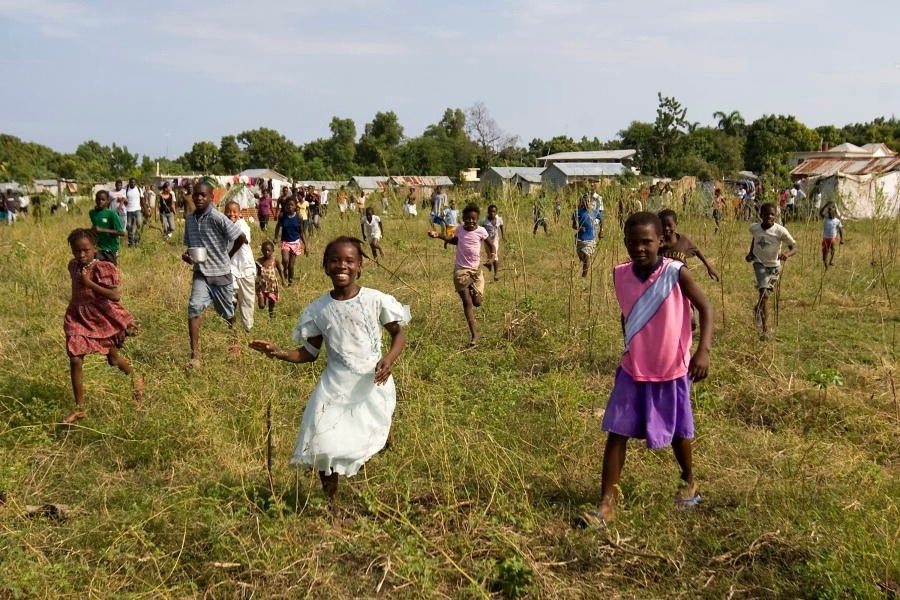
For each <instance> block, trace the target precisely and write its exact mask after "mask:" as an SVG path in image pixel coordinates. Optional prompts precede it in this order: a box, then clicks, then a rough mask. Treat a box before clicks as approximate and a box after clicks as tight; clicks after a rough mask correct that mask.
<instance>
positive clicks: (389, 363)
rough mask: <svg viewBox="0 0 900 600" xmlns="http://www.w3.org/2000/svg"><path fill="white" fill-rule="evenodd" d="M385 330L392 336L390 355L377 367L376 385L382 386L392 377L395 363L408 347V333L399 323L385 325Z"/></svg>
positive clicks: (385, 356) (386, 355) (380, 361)
mask: <svg viewBox="0 0 900 600" xmlns="http://www.w3.org/2000/svg"><path fill="white" fill-rule="evenodd" d="M384 328H385V329H387V332H388V333H389V334H390V336H391V347H390V349H389V350H388V353H387V354H385V355H384V357H383V358H382V359H381V360H379V361H378V364H377V365H375V383H376V385H381V384H383V383H384V382H386V381H387V380H388V377H390V376H391V367H393V366H394V361H395V360H397V357H398V356H400V353H401V352H402V351H403V348H404V347H406V331H404V329H403V327H401V326H400V323H398V322H397V321H394V322H392V323H385V325H384Z"/></svg>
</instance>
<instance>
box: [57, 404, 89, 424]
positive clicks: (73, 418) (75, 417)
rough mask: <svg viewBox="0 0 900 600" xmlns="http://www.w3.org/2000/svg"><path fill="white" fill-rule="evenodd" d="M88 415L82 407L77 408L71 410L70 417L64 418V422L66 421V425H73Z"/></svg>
mask: <svg viewBox="0 0 900 600" xmlns="http://www.w3.org/2000/svg"><path fill="white" fill-rule="evenodd" d="M86 416H87V413H85V412H84V411H83V410H82V409H80V408H76V409H75V410H73V411H72V412H71V414H69V416H68V417H66V418H65V419H63V420H62V422H63V423H65V424H66V425H71V424H72V423H75V422H77V421H80V420H81V419H83V418H85V417H86Z"/></svg>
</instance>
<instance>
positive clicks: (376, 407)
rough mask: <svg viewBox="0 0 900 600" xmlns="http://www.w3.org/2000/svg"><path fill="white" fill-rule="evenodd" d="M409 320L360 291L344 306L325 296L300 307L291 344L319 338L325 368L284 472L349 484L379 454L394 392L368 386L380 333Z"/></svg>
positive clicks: (389, 303) (384, 297)
mask: <svg viewBox="0 0 900 600" xmlns="http://www.w3.org/2000/svg"><path fill="white" fill-rule="evenodd" d="M409 320H410V314H409V307H408V306H404V305H402V304H400V302H398V301H397V299H396V298H394V297H393V296H391V295H388V294H385V293H382V292H379V291H378V290H373V289H371V288H360V290H359V293H358V294H357V295H356V296H355V297H353V298H351V299H350V300H335V299H334V298H332V297H331V294H330V293H326V294H323V295H322V296H319V297H318V298H316V299H315V300H313V302H312V303H311V304H310V305H309V306H307V307H306V310H304V311H303V314H302V315H301V316H300V320H299V321H298V323H297V326H296V327H295V328H294V340H296V341H297V342H299V343H300V344H302V343H303V342H304V341H305V340H307V339H309V338H311V337H315V336H317V335H321V336H322V337H323V338H324V341H325V348H326V349H327V351H328V363H327V365H326V366H325V370H324V371H323V373H322V377H321V379H319V382H318V384H316V388H315V390H313V393H312V396H311V397H310V399H309V402H308V403H307V404H306V409H305V410H304V411H303V419H302V421H301V423H300V431H299V432H298V433H297V441H296V444H295V445H294V455H293V456H292V457H291V461H290V464H291V466H293V467H298V466H300V465H310V466H312V467H313V468H314V469H315V470H317V471H325V472H326V473H332V472H333V473H338V474H340V475H346V476H348V477H349V476H352V475H355V474H356V472H357V471H359V468H360V467H361V466H362V465H363V463H365V462H366V461H367V460H369V459H370V458H371V457H372V456H374V455H375V453H376V452H378V451H379V450H381V449H382V448H384V445H385V443H386V442H387V437H388V432H389V431H390V429H391V417H392V416H393V414H394V406H395V405H396V403H397V390H396V388H395V387H394V378H393V377H388V380H387V381H386V382H385V383H384V384H382V385H375V365H377V364H378V361H379V360H381V331H382V326H383V325H385V324H387V323H392V322H395V321H396V322H398V323H400V324H401V325H406V324H407V323H409Z"/></svg>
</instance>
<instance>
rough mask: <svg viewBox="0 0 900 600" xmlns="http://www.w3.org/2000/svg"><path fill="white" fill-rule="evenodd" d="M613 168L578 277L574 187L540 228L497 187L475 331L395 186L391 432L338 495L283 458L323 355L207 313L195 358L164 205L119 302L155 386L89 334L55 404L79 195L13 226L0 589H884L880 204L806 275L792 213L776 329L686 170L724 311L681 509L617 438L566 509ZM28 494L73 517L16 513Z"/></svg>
mask: <svg viewBox="0 0 900 600" xmlns="http://www.w3.org/2000/svg"><path fill="white" fill-rule="evenodd" d="M617 193H621V192H620V191H618V190H615V189H613V190H610V191H609V193H605V194H604V196H605V199H606V207H607V221H606V227H605V232H606V238H605V239H604V240H602V241H601V242H600V243H599V244H598V248H597V253H596V255H595V256H594V262H593V266H592V268H591V272H590V277H588V278H585V279H584V280H583V279H582V278H581V277H580V272H579V271H578V270H577V269H578V267H577V261H575V260H574V259H573V249H572V243H571V242H572V232H571V229H570V228H569V224H568V211H569V210H572V209H574V197H573V198H567V202H568V203H569V204H568V208H567V209H566V212H564V213H563V215H562V217H563V218H562V219H561V220H560V223H559V224H558V225H556V226H555V227H554V228H553V229H551V235H550V236H544V235H543V233H541V234H539V235H538V236H532V234H531V218H530V208H531V205H530V200H528V199H527V198H522V197H519V196H516V195H510V196H504V197H502V198H498V199H497V203H498V205H499V206H500V207H501V210H500V214H501V215H502V216H503V217H504V219H505V222H506V227H507V237H508V239H509V243H508V244H507V245H506V246H504V247H503V249H502V250H501V252H503V256H502V266H503V273H502V274H501V282H500V283H498V284H493V283H489V284H488V287H487V293H486V297H485V305H484V306H483V307H482V308H481V309H479V311H478V319H479V327H480V329H481V332H482V342H481V345H480V346H479V347H478V348H477V349H475V350H467V349H465V341H466V336H465V322H464V320H463V317H462V314H461V310H460V307H459V300H458V297H457V296H456V294H455V293H454V291H453V288H452V284H451V282H450V271H451V267H452V260H453V254H452V249H449V250H447V251H443V250H442V249H441V248H440V246H438V245H435V244H429V243H428V241H427V240H426V239H425V233H424V232H425V231H426V230H427V225H426V221H425V216H424V215H422V216H420V217H419V219H418V220H415V221H413V220H401V218H399V217H397V216H396V212H397V211H392V214H391V215H390V216H389V217H387V218H388V219H390V220H392V221H393V222H394V223H395V226H394V227H393V228H390V226H389V229H388V231H394V232H396V233H395V236H396V237H392V236H391V235H390V234H389V236H388V237H387V239H386V240H384V246H385V250H386V255H385V258H384V260H383V261H382V262H383V267H384V268H379V267H376V266H375V265H374V264H371V263H368V264H367V265H366V266H365V269H364V273H363V279H362V283H363V284H364V285H367V286H372V287H376V288H378V289H383V290H385V291H387V292H390V293H392V294H395V295H396V296H398V297H399V298H400V299H401V300H403V301H404V302H405V303H409V304H411V306H412V313H413V316H414V320H413V323H412V325H411V326H410V328H409V334H410V345H409V348H408V350H407V351H406V352H405V353H404V355H403V356H402V357H401V359H400V361H399V362H398V363H397V365H396V367H395V373H394V374H395V378H396V380H397V387H398V405H397V411H396V413H395V416H394V426H393V431H392V443H391V447H390V449H388V450H386V451H385V452H383V453H381V454H379V455H378V456H377V457H375V458H374V459H373V460H372V461H370V462H369V463H368V464H367V465H366V468H365V469H364V470H363V471H361V472H360V474H359V475H358V476H357V477H354V478H353V479H351V480H350V481H348V485H346V486H344V487H342V490H341V492H340V493H339V498H338V500H339V506H340V508H339V510H338V511H337V513H335V514H331V513H329V512H328V510H327V508H326V506H325V503H324V501H323V500H322V495H321V492H320V490H319V489H318V480H317V477H316V475H315V474H314V473H311V472H309V471H291V470H289V469H288V468H287V466H286V462H287V458H288V457H289V456H290V453H291V450H292V448H293V442H294V436H295V434H296V430H297V424H298V421H299V416H300V414H301V412H302V409H303V406H304V404H305V401H306V398H307V397H308V396H309V393H310V392H311V390H312V388H313V386H314V384H315V381H316V379H317V377H318V374H319V372H320V370H321V368H322V366H323V365H322V364H316V365H310V366H307V367H302V368H297V367H292V366H290V365H284V364H280V363H273V362H271V361H267V360H265V359H264V358H261V357H259V356H257V355H255V354H253V353H250V352H246V351H245V352H244V353H242V354H241V355H240V356H238V357H234V358H232V357H228V355H227V348H228V345H229V342H230V340H231V336H232V335H233V334H231V333H229V331H228V330H227V328H226V327H225V325H224V324H223V323H222V322H221V321H220V320H218V319H216V318H215V317H214V316H213V315H211V314H210V315H208V316H207V318H206V320H205V322H204V325H203V343H204V345H203V353H204V366H203V367H202V368H201V369H200V370H199V371H198V372H195V373H192V374H187V373H185V372H184V371H182V370H181V369H180V368H179V365H180V364H182V363H183V362H184V360H185V357H186V355H187V339H186V338H187V335H186V331H185V314H184V312H185V304H186V296H187V291H188V283H189V272H188V270H187V269H186V268H184V267H183V266H182V265H181V263H180V261H179V259H178V256H179V255H180V253H181V248H180V247H179V246H178V245H177V244H174V243H167V242H164V241H162V240H160V239H157V238H155V237H154V234H155V233H156V232H155V231H153V230H148V231H147V232H145V235H144V242H143V244H144V245H143V246H142V247H141V248H140V249H139V250H138V251H129V250H127V249H126V250H125V252H124V254H123V256H122V260H121V269H122V272H123V298H124V303H125V305H126V306H127V307H128V308H129V309H130V310H131V311H132V312H134V314H135V315H136V316H137V318H138V320H139V321H140V323H141V325H142V334H141V336H139V337H137V338H134V339H133V340H129V343H128V346H127V347H126V353H127V355H128V356H129V357H131V358H132V359H133V360H134V363H135V365H136V366H137V368H139V369H140V370H141V372H143V373H144V374H145V375H146V377H147V401H146V404H145V406H144V407H143V408H142V409H138V408H136V407H134V406H133V405H132V404H131V403H130V400H129V399H128V391H127V390H126V389H124V388H123V387H122V386H121V381H119V380H118V379H117V378H115V377H110V376H109V375H110V371H109V367H107V366H106V365H105V363H104V362H103V361H102V359H99V358H97V357H91V358H89V359H88V360H87V361H86V364H85V382H86V385H87V391H88V405H87V408H88V418H87V419H86V420H84V421H83V422H82V424H81V426H80V427H71V428H59V427H57V426H56V425H55V423H56V422H58V420H59V419H60V418H61V416H63V415H64V414H65V411H66V409H67V408H68V407H69V404H70V402H71V391H70V387H69V381H68V370H67V361H66V357H65V350H64V345H63V336H62V331H61V326H60V323H61V317H62V314H63V312H64V311H65V307H66V303H67V301H68V294H69V281H68V280H67V276H66V272H65V265H66V263H67V261H68V260H69V251H68V248H67V247H66V246H65V235H66V233H67V232H68V231H69V230H70V229H72V228H73V227H75V226H76V225H78V226H81V225H83V224H84V222H83V220H82V219H83V216H82V217H79V216H77V215H75V214H69V215H63V216H55V217H49V218H45V219H44V223H43V225H42V226H40V227H38V226H35V225H34V224H32V223H29V222H27V221H23V222H21V223H19V224H18V225H17V226H16V227H15V228H2V227H0V291H2V294H0V373H2V374H3V375H2V377H0V540H2V543H0V598H6V597H11V598H55V597H61V596H77V597H119V596H135V597H238V598H250V597H273V598H278V597H283V598H294V597H304V596H308V595H313V594H315V595H317V596H320V597H327V598H358V597H359V598H366V597H375V596H385V597H391V598H422V597H453V598H481V597H485V596H488V595H492V594H493V595H498V596H504V597H509V598H516V597H524V596H532V597H544V598H588V597H598V596H611V597H652V598H662V597H696V596H701V597H711V598H719V597H729V596H731V597H753V598H756V597H823V598H829V597H830V598H842V597H870V598H878V597H884V596H890V595H891V594H896V590H897V586H898V583H897V582H898V581H900V564H898V556H900V549H898V547H897V541H896V540H897V539H898V538H900V535H898V533H900V532H898V530H897V523H898V504H897V498H900V480H898V477H897V467H898V465H900V463H898V456H900V453H898V448H900V403H898V400H897V396H896V390H895V384H896V382H895V381H894V380H895V378H896V360H897V359H896V357H897V345H896V329H897V324H898V323H900V317H898V313H897V311H896V309H895V308H894V305H896V303H895V302H894V303H893V305H892V304H891V298H890V294H889V293H888V290H894V289H898V286H900V269H898V256H900V254H898V252H897V241H896V222H895V221H894V222H890V221H877V222H863V223H847V224H846V230H847V239H848V243H847V244H845V245H844V246H842V247H841V248H840V249H839V251H838V254H837V257H836V265H835V267H834V268H833V269H831V270H829V271H828V272H827V274H824V275H822V276H819V271H818V268H819V266H820V261H819V256H818V248H819V241H820V231H819V227H818V224H816V223H815V222H812V223H790V224H789V228H790V229H791V232H792V233H793V234H794V236H795V238H796V239H797V241H798V245H799V248H800V254H799V255H798V256H797V257H795V258H794V259H792V260H791V268H790V269H788V272H787V275H786V277H785V278H784V280H783V287H782V295H781V314H780V323H779V326H778V329H777V331H776V333H775V337H774V339H773V340H770V341H768V342H757V341H756V339H755V336H754V335H753V324H752V311H751V308H752V305H753V302H754V301H755V292H754V290H753V284H752V274H751V273H750V271H749V269H748V267H747V265H746V264H745V263H744V262H743V254H744V253H745V251H746V246H747V240H746V237H747V234H746V224H745V223H743V222H735V221H725V222H723V226H722V230H721V232H720V233H719V234H718V235H716V234H713V228H712V223H711V221H709V220H707V219H705V218H704V217H702V211H701V210H700V204H699V202H698V201H697V200H696V199H693V198H692V199H691V201H690V204H689V207H690V211H689V213H690V214H688V215H685V216H683V217H682V218H681V219H680V221H681V223H680V228H681V229H682V230H684V231H685V232H687V233H689V234H691V236H692V238H693V239H694V241H695V242H696V243H697V244H698V245H699V246H700V247H701V248H702V249H703V250H704V252H705V253H706V254H707V255H708V256H710V257H711V258H712V260H713V262H714V264H715V266H716V268H717V270H718V271H719V273H720V275H721V277H722V283H721V285H719V284H715V283H712V282H710V281H708V280H707V279H706V278H705V277H697V278H696V279H697V280H698V281H699V283H700V285H701V286H703V287H704V288H705V289H706V290H707V294H708V295H709V296H710V298H711V299H712V300H713V302H714V305H715V308H716V311H717V313H718V315H717V319H716V330H715V344H714V348H713V356H712V370H711V375H710V378H709V380H707V381H706V382H703V383H702V384H700V385H697V386H695V388H694V410H695V417H696V421H697V433H698V437H697V440H696V443H695V460H696V462H697V475H698V477H699V481H700V486H701V492H702V494H703V497H704V503H703V504H701V505H700V506H699V507H698V508H697V509H696V510H694V511H692V512H687V513H683V512H676V511H674V509H673V508H672V506H671V497H672V494H673V493H674V492H675V489H676V486H677V481H676V480H677V472H676V469H675V466H674V464H673V462H672V458H671V455H670V453H667V452H648V451H645V450H643V449H642V448H640V445H639V444H638V443H633V444H632V446H631V449H630V452H629V456H628V463H627V466H626V469H625V472H624V479H623V481H622V487H623V492H624V498H623V506H622V511H621V512H620V519H619V521H618V522H617V524H616V525H615V526H614V527H611V528H610V529H609V530H606V531H574V530H572V529H571V527H570V525H569V523H570V521H571V519H572V517H573V516H574V515H575V514H576V513H577V511H578V510H579V508H580V507H581V506H582V505H584V504H586V503H593V502H596V501H597V495H598V493H599V491H598V487H599V479H600V457H601V455H602V449H603V436H602V433H601V432H600V430H599V427H600V418H601V417H602V412H603V407H604V405H605V402H606V398H607V397H608V394H609V391H610V387H611V385H612V375H613V371H614V369H615V366H616V364H617V363H618V359H619V355H620V353H621V350H622V340H621V331H620V325H619V315H618V312H617V307H616V302H615V298H614V295H613V294H612V293H611V288H610V286H611V281H610V278H609V271H610V268H611V267H612V266H613V265H614V264H616V263H618V262H620V261H621V260H623V259H624V256H625V253H624V249H623V248H622V247H621V242H620V240H619V239H618V238H619V237H620V236H619V232H618V230H617V228H616V215H615V214H614V212H615V211H614V208H615V206H616V198H617V195H616V194H617ZM351 225H352V224H351ZM323 226H324V230H325V231H324V232H323V233H322V234H320V235H319V236H318V237H316V238H314V239H313V242H312V243H313V246H312V254H311V256H310V257H309V258H307V259H303V258H301V259H300V260H299V261H298V264H299V267H300V275H299V276H298V278H297V282H296V283H295V285H294V286H293V287H292V288H289V289H287V290H284V293H283V298H282V302H281V303H280V304H279V306H278V311H277V314H276V318H275V319H273V320H269V319H268V318H266V317H265V316H263V315H262V313H258V315H257V326H256V329H255V330H254V333H253V336H254V337H256V336H258V337H265V338H269V339H274V340H279V343H281V344H287V343H289V339H290V338H289V336H290V332H291V329H292V327H293V324H294V320H295V318H296V316H297V315H298V314H299V312H300V310H301V309H302V308H303V307H304V306H305V305H306V304H307V303H308V302H309V301H310V300H311V299H313V298H315V297H316V296H318V295H319V294H321V293H322V292H323V291H324V290H326V289H327V285H328V281H327V278H326V277H325V276H324V275H323V274H322V273H321V269H320V267H319V260H318V253H319V252H321V249H322V247H323V246H324V241H325V240H326V239H327V238H328V237H330V236H333V235H335V234H336V233H337V232H338V230H341V229H342V228H347V229H348V230H350V225H348V224H347V222H346V221H345V222H343V223H342V222H341V221H340V219H338V218H337V215H336V213H335V214H334V215H330V216H329V217H328V219H326V220H325V221H324V223H323ZM253 236H254V239H253V246H254V249H256V248H258V246H259V244H260V242H261V239H262V236H261V235H260V232H258V231H257V230H254V231H253ZM873 259H874V260H873ZM526 274H527V277H526ZM245 341H246V340H245ZM269 404H271V412H270V413H269V418H268V419H267V417H266V414H267V406H268V405H269ZM269 447H271V455H272V461H271V475H270V474H269V472H268V469H269V465H268V461H267V456H268V448H269ZM43 505H64V506H67V507H69V509H70V512H69V516H68V518H67V519H66V520H65V521H64V522H57V521H55V520H53V519H49V518H46V517H43V516H40V515H35V516H33V517H31V518H29V517H28V516H27V511H26V508H27V507H28V506H43Z"/></svg>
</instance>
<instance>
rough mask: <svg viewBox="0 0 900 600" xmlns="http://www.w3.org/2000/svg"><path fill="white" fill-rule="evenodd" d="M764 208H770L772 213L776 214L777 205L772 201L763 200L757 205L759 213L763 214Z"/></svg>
mask: <svg viewBox="0 0 900 600" xmlns="http://www.w3.org/2000/svg"><path fill="white" fill-rule="evenodd" d="M764 210H771V211H772V214H776V215H777V214H778V207H777V206H775V204H774V203H772V202H763V203H762V204H760V205H759V214H763V211H764Z"/></svg>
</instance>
